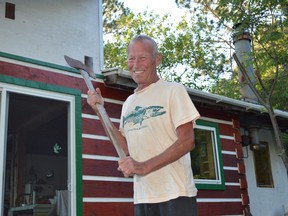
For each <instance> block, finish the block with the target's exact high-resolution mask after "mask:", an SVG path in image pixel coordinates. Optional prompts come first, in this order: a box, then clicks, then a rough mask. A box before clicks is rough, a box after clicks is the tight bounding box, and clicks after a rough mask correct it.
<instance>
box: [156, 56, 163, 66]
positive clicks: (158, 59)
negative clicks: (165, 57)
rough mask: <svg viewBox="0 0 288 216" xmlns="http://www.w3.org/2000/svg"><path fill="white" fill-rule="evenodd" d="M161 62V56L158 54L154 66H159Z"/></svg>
mask: <svg viewBox="0 0 288 216" xmlns="http://www.w3.org/2000/svg"><path fill="white" fill-rule="evenodd" d="M161 62H162V54H161V53H158V54H157V56H156V66H158V65H160V64H161Z"/></svg>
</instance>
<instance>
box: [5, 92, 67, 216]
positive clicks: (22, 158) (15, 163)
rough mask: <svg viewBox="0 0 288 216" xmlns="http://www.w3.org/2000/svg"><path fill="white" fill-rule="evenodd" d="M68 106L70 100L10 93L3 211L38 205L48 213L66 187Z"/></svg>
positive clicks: (17, 212) (13, 212)
mask: <svg viewBox="0 0 288 216" xmlns="http://www.w3.org/2000/svg"><path fill="white" fill-rule="evenodd" d="M68 109H69V103H68V102H63V101H59V100H53V99H48V98H42V97H36V96H30V95H24V94H20V93H9V100H8V118H7V122H8V128H7V144H6V169H5V193H4V208H5V209H4V215H8V212H10V215H33V212H35V208H38V210H37V211H41V212H42V213H44V214H41V215H49V214H48V213H49V212H52V210H53V208H55V203H56V200H57V198H56V193H58V192H60V191H61V192H65V191H67V181H68V175H69V173H68V152H69V151H68V148H69V146H68ZM67 211H68V210H67ZM45 212H46V213H45Z"/></svg>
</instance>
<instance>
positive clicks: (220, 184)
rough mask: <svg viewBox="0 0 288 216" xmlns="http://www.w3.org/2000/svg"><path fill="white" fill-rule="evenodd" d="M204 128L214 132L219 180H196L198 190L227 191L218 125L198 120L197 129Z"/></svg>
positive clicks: (215, 158) (215, 160)
mask: <svg viewBox="0 0 288 216" xmlns="http://www.w3.org/2000/svg"><path fill="white" fill-rule="evenodd" d="M201 126H202V127H205V128H207V129H208V130H209V131H212V132H214V138H215V144H214V146H213V148H214V156H213V158H214V162H215V164H216V166H215V168H216V172H217V179H216V180H210V179H194V181H195V183H196V187H197V189H208V190H225V188H226V187H225V178H224V169H223V160H222V152H221V143H220V133H219V127H218V124H217V123H214V122H209V121H205V120H201V119H198V120H197V121H196V127H195V129H197V128H198V129H201Z"/></svg>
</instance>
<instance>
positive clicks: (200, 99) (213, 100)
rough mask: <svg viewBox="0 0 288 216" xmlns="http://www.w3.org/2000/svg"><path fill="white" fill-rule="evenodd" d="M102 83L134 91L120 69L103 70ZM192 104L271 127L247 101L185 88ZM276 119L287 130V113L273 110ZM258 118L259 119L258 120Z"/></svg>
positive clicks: (258, 107) (257, 107)
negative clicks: (230, 113)
mask: <svg viewBox="0 0 288 216" xmlns="http://www.w3.org/2000/svg"><path fill="white" fill-rule="evenodd" d="M102 74H103V76H104V83H105V84H106V85H107V86H110V87H112V88H119V89H122V90H131V91H132V90H134V89H135V88H136V83H135V82H134V81H133V80H132V78H131V76H130V73H129V72H128V71H125V70H123V69H120V68H112V69H109V70H103V71H102ZM186 89H187V92H188V94H189V95H190V97H191V99H192V100H193V102H194V103H195V104H196V105H198V106H202V107H209V108H212V109H218V110H221V111H223V110H225V111H227V112H232V113H234V114H237V115H240V116H241V119H240V120H242V124H244V125H245V124H248V123H247V122H249V124H251V122H256V121H257V122H258V124H259V122H260V123H261V125H269V126H271V122H270V117H269V115H268V113H267V111H266V109H265V107H264V106H263V105H260V104H255V103H251V102H247V101H242V100H237V99H232V98H229V97H225V96H222V95H217V94H213V93H209V92H205V91H202V90H197V89H192V88H186ZM274 112H275V115H276V118H277V120H278V122H279V125H280V127H282V129H285V130H287V129H288V121H287V120H288V112H285V111H281V110H274ZM259 117H260V118H259Z"/></svg>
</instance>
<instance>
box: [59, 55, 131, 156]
mask: <svg viewBox="0 0 288 216" xmlns="http://www.w3.org/2000/svg"><path fill="white" fill-rule="evenodd" d="M64 58H65V60H66V62H67V64H68V65H69V66H70V67H73V68H76V69H79V70H80V73H81V75H82V76H83V78H84V80H85V83H86V85H87V87H88V89H89V90H95V89H94V86H93V85H92V82H91V80H90V77H92V78H94V79H95V78H96V76H95V74H94V72H93V62H92V58H91V57H85V64H83V63H82V62H81V61H78V60H76V59H72V58H70V57H68V56H66V55H65V56H64ZM96 106H97V109H98V111H99V116H98V117H99V119H100V121H101V123H102V125H103V127H104V130H105V132H106V134H107V135H108V137H109V138H110V141H111V142H112V144H113V145H114V147H115V149H116V152H117V154H118V156H119V157H120V158H123V157H125V156H126V155H125V153H124V151H123V149H122V147H121V145H120V143H119V142H118V140H117V136H116V134H115V132H114V130H113V125H112V123H111V121H110V119H109V117H108V115H107V113H106V110H105V109H104V106H103V105H102V104H98V103H97V104H96Z"/></svg>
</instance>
